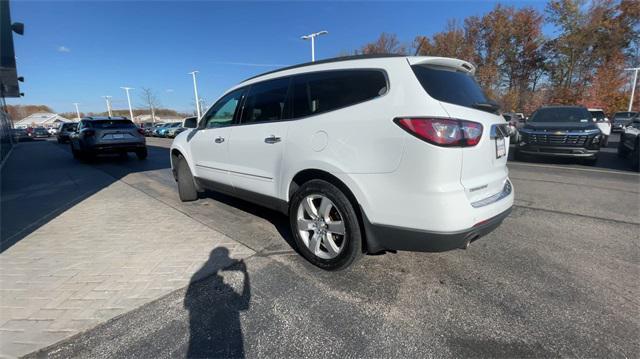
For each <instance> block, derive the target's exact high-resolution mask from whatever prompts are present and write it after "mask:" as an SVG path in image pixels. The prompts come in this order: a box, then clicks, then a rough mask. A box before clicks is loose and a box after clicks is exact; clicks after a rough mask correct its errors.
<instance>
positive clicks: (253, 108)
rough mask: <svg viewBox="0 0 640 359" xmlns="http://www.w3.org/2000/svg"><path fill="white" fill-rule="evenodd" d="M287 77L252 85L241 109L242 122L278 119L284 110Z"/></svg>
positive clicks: (287, 83) (287, 84) (287, 85)
mask: <svg viewBox="0 0 640 359" xmlns="http://www.w3.org/2000/svg"><path fill="white" fill-rule="evenodd" d="M288 90H289V78H281V79H276V80H271V81H265V82H261V83H258V84H255V85H252V86H251V88H250V89H249V93H248V94H247V99H246V100H245V102H244V109H243V110H242V121H241V122H242V123H251V122H266V121H279V120H281V119H282V118H285V117H286V116H283V113H284V111H285V101H286V98H287V91H288Z"/></svg>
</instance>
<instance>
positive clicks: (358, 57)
mask: <svg viewBox="0 0 640 359" xmlns="http://www.w3.org/2000/svg"><path fill="white" fill-rule="evenodd" d="M407 56H409V55H398V54H367V55H351V56H339V57H332V58H330V59H325V60H319V61H313V62H305V63H302V64H298V65H293V66H288V67H283V68H280V69H277V70H273V71H268V72H265V73H261V74H259V75H256V76H252V77H249V78H248V79H245V80H243V81H241V82H240V83H244V82H247V81H249V80H253V79H255V78H258V77H261V76H264V75H269V74H273V73H276V72H280V71H286V70H292V69H297V68H300V67H306V66H311V65H320V64H329V63H333V62H341V61H349V60H364V59H378V58H387V57H407Z"/></svg>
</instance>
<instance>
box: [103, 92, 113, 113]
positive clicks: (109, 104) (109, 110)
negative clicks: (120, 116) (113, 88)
mask: <svg viewBox="0 0 640 359" xmlns="http://www.w3.org/2000/svg"><path fill="white" fill-rule="evenodd" d="M102 98H104V100H105V101H106V102H107V112H108V113H109V117H111V116H113V114H112V113H111V96H102Z"/></svg>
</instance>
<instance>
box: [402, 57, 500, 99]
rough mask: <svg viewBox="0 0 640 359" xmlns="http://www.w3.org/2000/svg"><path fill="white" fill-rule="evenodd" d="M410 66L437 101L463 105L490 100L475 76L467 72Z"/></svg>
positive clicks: (425, 88)
mask: <svg viewBox="0 0 640 359" xmlns="http://www.w3.org/2000/svg"><path fill="white" fill-rule="evenodd" d="M411 68H412V69H413V73H414V74H415V75H416V77H417V78H418V81H420V84H421V85H422V87H423V88H424V90H425V91H427V93H428V94H429V96H431V97H433V98H434V99H436V100H438V101H443V102H448V103H452V104H455V105H460V106H465V107H473V106H474V104H483V103H484V104H486V103H489V102H490V100H489V99H488V98H487V97H486V96H485V94H484V92H483V91H482V89H481V88H480V85H478V83H477V82H476V80H475V78H474V77H473V76H472V75H469V74H468V73H464V72H460V71H455V70H453V69H447V68H440V67H430V66H420V65H414V66H411Z"/></svg>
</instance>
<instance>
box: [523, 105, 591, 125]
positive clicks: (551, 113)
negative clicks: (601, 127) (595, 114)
mask: <svg viewBox="0 0 640 359" xmlns="http://www.w3.org/2000/svg"><path fill="white" fill-rule="evenodd" d="M529 122H592V117H591V114H590V113H589V111H587V109H586V108H580V107H549V108H541V109H539V110H538V111H536V112H535V113H534V114H533V115H532V116H531V118H530V119H529Z"/></svg>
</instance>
